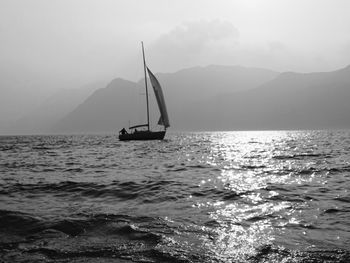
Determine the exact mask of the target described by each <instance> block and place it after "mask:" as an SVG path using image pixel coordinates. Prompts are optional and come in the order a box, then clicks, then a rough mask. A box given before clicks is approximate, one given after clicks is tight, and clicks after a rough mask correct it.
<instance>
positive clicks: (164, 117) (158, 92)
mask: <svg viewBox="0 0 350 263" xmlns="http://www.w3.org/2000/svg"><path fill="white" fill-rule="evenodd" d="M147 71H148V75H149V78H150V80H151V83H152V86H153V90H154V94H155V96H156V99H157V103H158V107H159V111H160V118H159V121H158V124H159V125H163V126H164V127H165V128H168V127H169V126H170V124H169V118H168V112H167V110H166V105H165V100H164V95H163V91H162V87H161V86H160V84H159V81H158V80H157V78H156V77H155V76H154V75H153V73H152V72H151V71H150V69H149V68H147Z"/></svg>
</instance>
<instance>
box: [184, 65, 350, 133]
mask: <svg viewBox="0 0 350 263" xmlns="http://www.w3.org/2000/svg"><path fill="white" fill-rule="evenodd" d="M349 101H350V66H348V67H346V68H344V69H341V70H337V71H333V72H322V73H309V74H301V73H292V72H289V73H282V74H280V75H279V76H278V77H277V78H275V79H274V80H271V81H269V82H267V83H265V84H263V85H261V86H260V87H258V88H256V89H253V90H249V91H245V92H237V93H235V94H226V95H225V96H222V95H219V96H216V97H215V98H211V99H209V100H207V101H205V102H202V103H200V104H198V105H195V106H194V105H187V107H184V108H183V112H182V114H185V113H186V116H187V118H185V119H183V121H182V122H181V126H180V127H179V129H193V130H197V129H208V126H207V124H210V128H209V129H211V130H261V129H265V130H274V129H337V128H350V114H349V113H350V103H349ZM180 114H181V113H180ZM192 120H196V121H192Z"/></svg>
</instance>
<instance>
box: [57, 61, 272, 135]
mask: <svg viewBox="0 0 350 263" xmlns="http://www.w3.org/2000/svg"><path fill="white" fill-rule="evenodd" d="M156 75H157V76H158V78H159V81H160V82H161V84H162V86H163V88H164V95H165V99H166V102H167V107H168V111H169V117H170V121H171V125H172V127H173V128H174V129H179V128H181V129H185V128H186V127H185V126H184V125H182V123H185V122H186V116H187V113H183V108H184V107H189V106H190V105H195V104H198V103H201V102H203V101H205V100H208V99H209V98H211V97H213V96H218V95H220V94H227V93H228V94H230V93H233V92H237V91H243V90H244V91H247V90H250V89H254V88H256V87H258V86H259V85H261V84H263V83H265V82H267V81H270V80H271V79H273V78H274V77H276V76H277V75H278V73H276V72H273V71H270V70H265V69H256V68H244V67H238V66H208V67H196V68H190V69H184V70H181V71H179V72H176V73H167V74H162V73H160V74H156ZM150 89H151V86H150ZM144 93H145V91H144V87H143V80H140V82H139V83H134V82H130V81H126V80H122V79H115V80H113V81H112V82H111V83H110V84H109V85H108V86H107V87H106V88H104V89H100V90H98V91H96V92H95V93H94V94H92V95H91V96H90V97H89V98H88V99H87V100H86V101H85V102H84V103H83V104H81V105H80V106H78V107H77V108H76V109H75V110H74V111H73V112H71V113H70V114H68V115H67V116H66V117H65V118H63V119H62V120H61V121H60V122H58V123H57V124H56V125H55V126H54V129H53V131H54V132H57V133H63V132H64V133H82V132H115V131H116V130H118V129H121V128H122V127H127V126H128V125H129V121H130V122H131V124H135V123H136V124H139V123H143V122H145V116H146V113H145V97H144ZM151 94H153V93H152V91H151ZM150 104H151V118H152V120H153V121H155V120H157V119H158V117H159V113H157V110H156V104H155V100H154V98H153V96H152V95H151V96H150ZM193 122H196V120H193ZM207 125H208V129H210V127H212V126H211V124H210V123H207Z"/></svg>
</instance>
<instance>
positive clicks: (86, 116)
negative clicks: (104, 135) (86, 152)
mask: <svg viewBox="0 0 350 263" xmlns="http://www.w3.org/2000/svg"><path fill="white" fill-rule="evenodd" d="M138 88H139V84H138V83H135V82H131V81H127V80H123V79H120V78H118V79H114V80H113V81H112V82H111V83H109V84H108V85H107V87H105V88H102V89H98V90H96V91H95V92H94V93H93V94H92V95H91V96H90V97H88V98H87V99H86V100H85V101H84V102H83V103H82V104H80V105H79V106H78V107H77V108H76V109H74V110H73V111H72V112H70V113H69V114H68V115H66V116H65V117H64V118H62V119H61V120H60V121H58V122H57V123H56V124H55V125H54V126H53V128H52V132H55V133H85V132H87V133H99V132H115V130H116V129H117V128H119V127H121V125H124V126H127V125H128V121H129V120H130V118H132V117H133V116H134V114H135V113H137V112H136V110H135V107H133V105H132V104H131V102H132V99H133V95H135V92H137V90H138Z"/></svg>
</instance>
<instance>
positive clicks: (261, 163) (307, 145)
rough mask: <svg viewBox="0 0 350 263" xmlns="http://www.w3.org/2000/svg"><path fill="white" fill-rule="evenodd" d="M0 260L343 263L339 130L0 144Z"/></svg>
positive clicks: (348, 163) (347, 159) (344, 168)
mask: <svg viewBox="0 0 350 263" xmlns="http://www.w3.org/2000/svg"><path fill="white" fill-rule="evenodd" d="M0 176H1V177H0V261H1V262H350V192H349V191H350V182H349V180H350V132H349V131H332V132H329V131H328V132H327V131H300V132H289V131H283V132H222V133H221V132H216V133H170V134H167V136H166V140H164V141H145V142H119V141H118V139H117V136H115V135H113V136H18V137H0Z"/></svg>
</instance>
